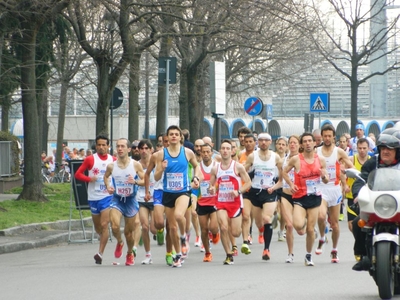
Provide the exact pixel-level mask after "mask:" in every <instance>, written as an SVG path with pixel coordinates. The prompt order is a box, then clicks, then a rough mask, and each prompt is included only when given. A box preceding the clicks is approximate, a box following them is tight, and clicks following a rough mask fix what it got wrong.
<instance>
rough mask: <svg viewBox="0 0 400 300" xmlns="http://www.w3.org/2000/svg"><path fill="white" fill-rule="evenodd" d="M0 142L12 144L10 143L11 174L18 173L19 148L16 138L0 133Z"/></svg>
mask: <svg viewBox="0 0 400 300" xmlns="http://www.w3.org/2000/svg"><path fill="white" fill-rule="evenodd" d="M0 141H2V142H3V141H5V142H12V143H11V153H12V160H13V161H12V163H11V166H12V167H11V173H13V174H18V173H19V151H20V150H19V148H18V138H17V137H16V136H15V135H12V134H11V133H8V132H5V131H0Z"/></svg>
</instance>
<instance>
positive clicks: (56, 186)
mask: <svg viewBox="0 0 400 300" xmlns="http://www.w3.org/2000/svg"><path fill="white" fill-rule="evenodd" d="M21 191H22V187H18V188H14V189H11V190H10V191H7V193H11V194H19V193H21ZM43 192H44V194H45V195H46V196H47V198H48V199H49V201H48V202H33V201H26V200H19V201H15V200H6V201H3V202H0V230H1V229H6V228H10V227H15V226H20V225H24V224H31V223H43V222H54V221H58V220H68V219H69V211H70V193H71V184H70V183H52V184H45V186H44V188H43ZM73 205H74V207H75V202H73ZM83 215H84V217H89V216H90V211H88V210H84V211H83ZM72 218H73V219H79V213H78V210H76V209H73V211H72Z"/></svg>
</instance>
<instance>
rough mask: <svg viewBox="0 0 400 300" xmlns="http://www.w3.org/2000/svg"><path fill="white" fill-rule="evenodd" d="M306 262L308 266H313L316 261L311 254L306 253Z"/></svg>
mask: <svg viewBox="0 0 400 300" xmlns="http://www.w3.org/2000/svg"><path fill="white" fill-rule="evenodd" d="M304 264H305V265H306V266H307V267H313V266H314V262H313V261H312V258H311V254H306V257H305V258H304Z"/></svg>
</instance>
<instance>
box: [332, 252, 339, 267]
mask: <svg viewBox="0 0 400 300" xmlns="http://www.w3.org/2000/svg"><path fill="white" fill-rule="evenodd" d="M331 263H334V264H337V263H339V256H338V255H337V250H332V252H331Z"/></svg>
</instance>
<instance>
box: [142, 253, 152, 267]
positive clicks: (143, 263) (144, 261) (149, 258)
mask: <svg viewBox="0 0 400 300" xmlns="http://www.w3.org/2000/svg"><path fill="white" fill-rule="evenodd" d="M152 263H153V260H152V259H151V255H146V258H145V259H144V260H143V261H142V265H150V264H152Z"/></svg>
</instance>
